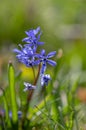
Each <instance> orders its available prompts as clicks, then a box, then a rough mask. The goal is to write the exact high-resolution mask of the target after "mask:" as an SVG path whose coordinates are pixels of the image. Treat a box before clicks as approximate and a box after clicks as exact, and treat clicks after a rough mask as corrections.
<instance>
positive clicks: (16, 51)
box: [13, 49, 21, 53]
mask: <svg viewBox="0 0 86 130" xmlns="http://www.w3.org/2000/svg"><path fill="white" fill-rule="evenodd" d="M13 52H15V53H21V51H20V50H18V49H13Z"/></svg>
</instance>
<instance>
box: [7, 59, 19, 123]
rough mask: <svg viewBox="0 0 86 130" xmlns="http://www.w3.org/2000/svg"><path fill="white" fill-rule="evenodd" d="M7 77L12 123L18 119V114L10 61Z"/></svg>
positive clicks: (13, 73) (13, 74) (13, 76)
mask: <svg viewBox="0 0 86 130" xmlns="http://www.w3.org/2000/svg"><path fill="white" fill-rule="evenodd" d="M8 79H9V88H10V98H11V109H12V121H13V123H16V122H17V121H18V115H17V103H16V92H15V72H14V67H13V65H12V63H11V62H10V63H9V67H8Z"/></svg>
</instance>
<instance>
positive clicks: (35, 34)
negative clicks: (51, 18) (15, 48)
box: [22, 27, 44, 50]
mask: <svg viewBox="0 0 86 130" xmlns="http://www.w3.org/2000/svg"><path fill="white" fill-rule="evenodd" d="M25 33H26V34H27V36H28V37H26V38H24V39H23V40H22V41H23V42H26V43H29V44H26V45H28V46H33V48H34V49H35V50H36V48H37V46H38V45H43V44H44V42H40V41H39V40H40V36H41V34H42V33H41V32H40V27H38V28H36V29H32V30H29V31H25Z"/></svg>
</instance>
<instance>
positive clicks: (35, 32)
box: [33, 27, 40, 35]
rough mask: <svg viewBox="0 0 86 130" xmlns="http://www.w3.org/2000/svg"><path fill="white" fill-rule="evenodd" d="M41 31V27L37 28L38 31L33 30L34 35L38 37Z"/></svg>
mask: <svg viewBox="0 0 86 130" xmlns="http://www.w3.org/2000/svg"><path fill="white" fill-rule="evenodd" d="M39 31H40V27H37V29H34V30H33V33H34V35H36V34H37V33H38V32H39Z"/></svg>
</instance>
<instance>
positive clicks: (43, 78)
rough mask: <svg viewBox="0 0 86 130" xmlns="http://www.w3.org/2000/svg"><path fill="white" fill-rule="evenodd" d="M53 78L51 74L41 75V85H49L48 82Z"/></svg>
mask: <svg viewBox="0 0 86 130" xmlns="http://www.w3.org/2000/svg"><path fill="white" fill-rule="evenodd" d="M50 80H51V77H50V75H49V74H46V75H44V74H43V75H42V76H41V86H42V87H43V86H47V85H48V82H49V81H50Z"/></svg>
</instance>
